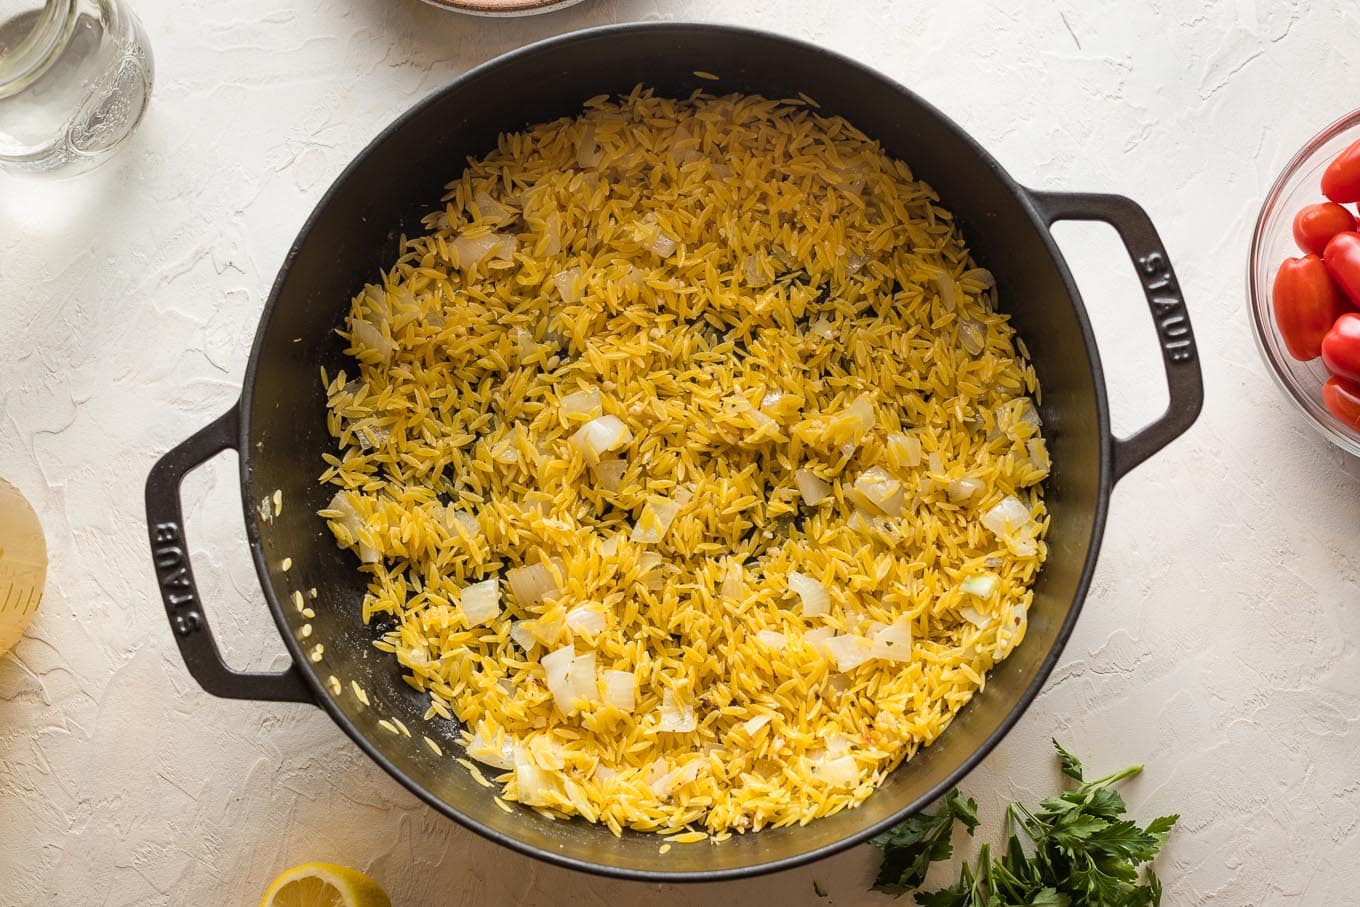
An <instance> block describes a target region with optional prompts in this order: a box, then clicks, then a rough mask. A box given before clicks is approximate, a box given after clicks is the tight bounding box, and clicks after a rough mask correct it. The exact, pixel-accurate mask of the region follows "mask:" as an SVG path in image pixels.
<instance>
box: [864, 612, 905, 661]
mask: <svg viewBox="0 0 1360 907" xmlns="http://www.w3.org/2000/svg"><path fill="white" fill-rule="evenodd" d="M869 648H870V651H871V652H872V653H873V657H874V658H881V659H883V660H884V661H903V662H905V661H911V620H910V619H909V618H906V617H900V618H898V619H897V620H895V621H893V622H892V623H890V624H888V625H887V626H886V627H882V628H881V629H879V630H877V631H876V632H875V633H874V635H873V636H871V637H870V638H869Z"/></svg>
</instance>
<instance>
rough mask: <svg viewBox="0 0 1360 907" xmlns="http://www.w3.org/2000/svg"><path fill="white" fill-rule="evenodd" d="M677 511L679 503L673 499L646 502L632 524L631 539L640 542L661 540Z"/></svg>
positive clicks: (646, 542)
mask: <svg viewBox="0 0 1360 907" xmlns="http://www.w3.org/2000/svg"><path fill="white" fill-rule="evenodd" d="M679 512H680V505H679V504H677V503H675V502H674V501H668V500H665V499H662V500H658V501H649V502H647V505H646V506H645V507H643V508H642V513H641V514H640V515H639V516H638V520H637V523H636V524H634V526H633V535H632V539H633V541H635V542H638V543H641V544H650V543H654V542H659V541H661V539H662V537H663V536H664V535H665V534H666V530H667V529H670V528H671V522H672V521H673V520H674V519H675V515H676V514H677V513H679Z"/></svg>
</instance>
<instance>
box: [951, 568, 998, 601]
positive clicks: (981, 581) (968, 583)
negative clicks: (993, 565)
mask: <svg viewBox="0 0 1360 907" xmlns="http://www.w3.org/2000/svg"><path fill="white" fill-rule="evenodd" d="M995 589H996V575H995V574H992V573H979V574H976V575H974V576H970V577H968V578H967V579H966V580H964V581H963V582H962V583H960V584H959V591H960V592H962V593H964V594H965V595H975V596H977V597H978V598H986V597H987V596H989V595H991V594H992V592H993V591H995Z"/></svg>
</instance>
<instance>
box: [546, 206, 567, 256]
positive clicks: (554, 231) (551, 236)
mask: <svg viewBox="0 0 1360 907" xmlns="http://www.w3.org/2000/svg"><path fill="white" fill-rule="evenodd" d="M542 235H543V240H542V242H543V253H542V254H543V255H556V254H557V253H558V252H561V251H562V212H560V211H552V212H550V213H549V214H548V216H547V217H545V218H543V234H542Z"/></svg>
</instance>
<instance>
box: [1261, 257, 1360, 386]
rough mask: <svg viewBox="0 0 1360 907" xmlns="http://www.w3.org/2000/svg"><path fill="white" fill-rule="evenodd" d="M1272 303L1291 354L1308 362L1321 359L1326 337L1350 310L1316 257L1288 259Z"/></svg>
mask: <svg viewBox="0 0 1360 907" xmlns="http://www.w3.org/2000/svg"><path fill="white" fill-rule="evenodd" d="M1352 235H1355V236H1357V237H1360V234H1352ZM1271 301H1272V303H1273V304H1274V307H1275V326H1276V327H1278V328H1279V329H1280V336H1281V337H1282V338H1283V339H1284V345H1285V346H1286V347H1288V348H1289V355H1291V356H1293V357H1294V358H1295V359H1299V360H1302V361H1304V362H1307V361H1308V360H1309V359H1316V358H1317V357H1318V355H1319V354H1320V353H1321V352H1322V338H1323V336H1324V335H1325V334H1326V333H1327V332H1328V331H1329V330H1331V328H1332V325H1333V324H1334V323H1335V322H1336V320H1337V319H1338V318H1340V317H1341V315H1342V313H1344V312H1345V311H1346V310H1347V309H1348V308H1349V307H1348V306H1347V305H1346V303H1345V300H1344V299H1343V298H1342V296H1341V294H1340V293H1339V292H1338V291H1337V289H1336V285H1335V284H1333V283H1332V279H1331V277H1329V276H1328V275H1327V268H1326V267H1325V266H1324V265H1323V263H1322V259H1321V258H1318V257H1317V256H1316V255H1305V256H1303V257H1302V258H1286V259H1285V260H1284V261H1283V262H1282V263H1281V264H1280V270H1279V271H1277V272H1276V274H1275V287H1274V289H1273V291H1272V293H1271Z"/></svg>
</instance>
